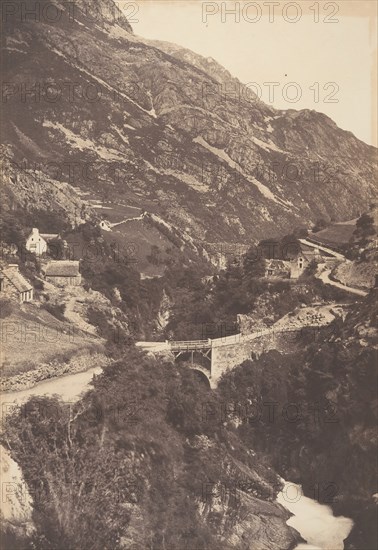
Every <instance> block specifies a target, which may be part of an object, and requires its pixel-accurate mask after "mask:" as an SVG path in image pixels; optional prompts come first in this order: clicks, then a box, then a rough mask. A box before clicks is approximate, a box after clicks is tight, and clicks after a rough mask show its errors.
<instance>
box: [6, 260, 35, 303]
mask: <svg viewBox="0 0 378 550" xmlns="http://www.w3.org/2000/svg"><path fill="white" fill-rule="evenodd" d="M33 290H34V289H33V287H32V285H31V284H30V283H29V282H28V281H27V280H26V279H25V277H24V276H23V275H21V273H20V272H19V268H18V265H17V264H9V265H8V266H7V267H4V268H2V269H1V270H0V296H4V297H6V298H9V299H11V300H15V301H17V302H19V303H20V304H23V303H24V302H31V301H32V300H33Z"/></svg>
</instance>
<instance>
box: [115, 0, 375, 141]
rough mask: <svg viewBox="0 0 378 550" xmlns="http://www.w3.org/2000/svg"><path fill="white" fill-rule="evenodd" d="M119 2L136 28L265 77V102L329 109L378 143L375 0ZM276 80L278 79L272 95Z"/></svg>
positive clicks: (239, 73)
mask: <svg viewBox="0 0 378 550" xmlns="http://www.w3.org/2000/svg"><path fill="white" fill-rule="evenodd" d="M276 2H277V0H276ZM117 4H118V5H119V6H120V7H122V8H123V11H124V12H125V14H126V15H127V16H128V18H129V20H130V22H131V25H132V27H133V29H134V32H135V33H136V34H138V35H140V36H143V37H145V38H151V39H158V40H166V41H168V42H174V43H176V44H179V45H181V46H184V47H186V48H189V49H191V50H193V51H194V52H197V53H199V54H201V55H203V56H206V57H208V56H210V57H213V58H214V59H215V60H217V61H218V62H219V63H220V64H221V65H223V66H224V67H225V68H226V69H228V70H229V71H230V73H231V74H232V75H233V76H236V77H237V78H239V80H240V81H242V82H243V83H245V84H246V83H256V84H258V85H259V86H260V89H261V99H262V100H263V101H264V102H265V103H268V104H271V105H273V106H274V107H276V108H279V109H304V108H307V109H315V110H317V111H321V112H323V113H325V114H327V115H328V116H330V117H331V118H332V119H333V120H334V121H335V122H336V123H337V124H338V125H339V126H340V127H341V128H343V129H345V130H350V131H351V132H353V133H354V134H355V135H356V136H357V137H358V138H359V139H362V140H363V141H365V142H366V143H370V144H374V145H377V110H376V100H377V98H376V89H377V72H376V56H377V25H376V20H375V16H376V11H377V3H376V1H375V0H366V1H365V0H339V1H338V2H329V1H326V2H324V1H319V2H314V1H312V0H297V2H290V1H286V0H284V1H281V2H279V5H277V6H270V4H273V2H272V1H271V2H266V1H265V0H261V1H259V2H248V1H244V2H243V1H240V2H233V1H230V2H201V1H198V0H193V1H187V0H176V1H175V2H169V1H165V0H141V1H139V2H127V1H125V2H123V1H122V2H117ZM290 4H291V5H290ZM292 4H296V5H297V6H298V7H299V9H298V8H297V7H296V6H292ZM317 6H318V12H317V11H316V10H317ZM273 7H274V13H273V11H272V10H273ZM311 8H312V9H311ZM226 10H229V12H230V13H227V11H226ZM232 11H234V13H231V12H232ZM269 11H270V14H269ZM235 12H236V13H235ZM269 18H271V20H272V22H269ZM237 19H239V21H237ZM285 19H286V20H285ZM295 19H297V21H296V22H292V23H291V22H289V21H288V20H295ZM326 20H327V21H329V22H326ZM332 21H334V22H332ZM374 21H375V22H374ZM268 82H275V83H278V85H277V86H275V87H274V97H271V98H270V97H269V86H268V85H266V84H265V85H264V83H268ZM293 82H294V83H295V85H294V86H290V87H288V86H287V84H288V83H293ZM254 86H255V85H254ZM285 86H286V87H285ZM254 90H256V88H255V87H254ZM297 94H298V96H297ZM296 97H298V99H299V101H297V102H292V101H290V100H294V99H295V98H296Z"/></svg>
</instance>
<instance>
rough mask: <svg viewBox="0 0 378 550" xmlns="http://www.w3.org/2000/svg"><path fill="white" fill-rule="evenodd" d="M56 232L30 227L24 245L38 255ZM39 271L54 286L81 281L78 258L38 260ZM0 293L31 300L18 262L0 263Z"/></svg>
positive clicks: (45, 250) (20, 300) (31, 291)
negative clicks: (40, 270)
mask: <svg viewBox="0 0 378 550" xmlns="http://www.w3.org/2000/svg"><path fill="white" fill-rule="evenodd" d="M58 237H59V235H57V234H53V233H40V232H39V230H38V229H37V228H36V227H34V228H33V229H32V231H31V233H30V234H29V235H28V237H27V239H26V245H25V246H26V249H27V250H28V251H29V252H32V253H33V254H35V255H36V256H38V257H43V256H46V255H48V253H49V242H51V241H52V240H54V239H57V238H58ZM42 272H43V273H44V277H45V280H46V281H48V282H50V283H53V284H54V285H55V286H59V287H67V286H78V285H80V284H81V274H80V262H79V261H78V260H49V259H48V258H45V259H43V261H42ZM0 297H4V298H7V299H9V300H12V301H17V302H18V303H20V304H23V303H25V302H31V301H32V300H33V298H34V289H33V285H32V284H31V283H30V282H29V281H28V280H27V279H26V278H25V277H24V276H23V275H22V274H21V273H20V270H19V266H18V264H6V265H3V266H0Z"/></svg>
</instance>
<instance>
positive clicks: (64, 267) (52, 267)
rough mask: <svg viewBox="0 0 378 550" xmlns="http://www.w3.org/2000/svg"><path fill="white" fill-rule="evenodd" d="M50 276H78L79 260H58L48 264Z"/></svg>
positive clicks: (47, 271)
mask: <svg viewBox="0 0 378 550" xmlns="http://www.w3.org/2000/svg"><path fill="white" fill-rule="evenodd" d="M45 273H46V275H47V276H48V277H77V276H78V275H79V274H80V271H79V262H78V261H72V260H57V261H55V262H50V263H49V264H48V265H47V266H46V270H45Z"/></svg>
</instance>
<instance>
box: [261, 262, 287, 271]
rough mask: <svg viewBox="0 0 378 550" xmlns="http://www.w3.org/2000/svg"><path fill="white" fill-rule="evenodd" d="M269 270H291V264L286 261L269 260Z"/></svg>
mask: <svg viewBox="0 0 378 550" xmlns="http://www.w3.org/2000/svg"><path fill="white" fill-rule="evenodd" d="M266 268H267V269H284V270H289V269H290V264H289V263H288V262H285V261H284V260H267V265H266Z"/></svg>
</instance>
